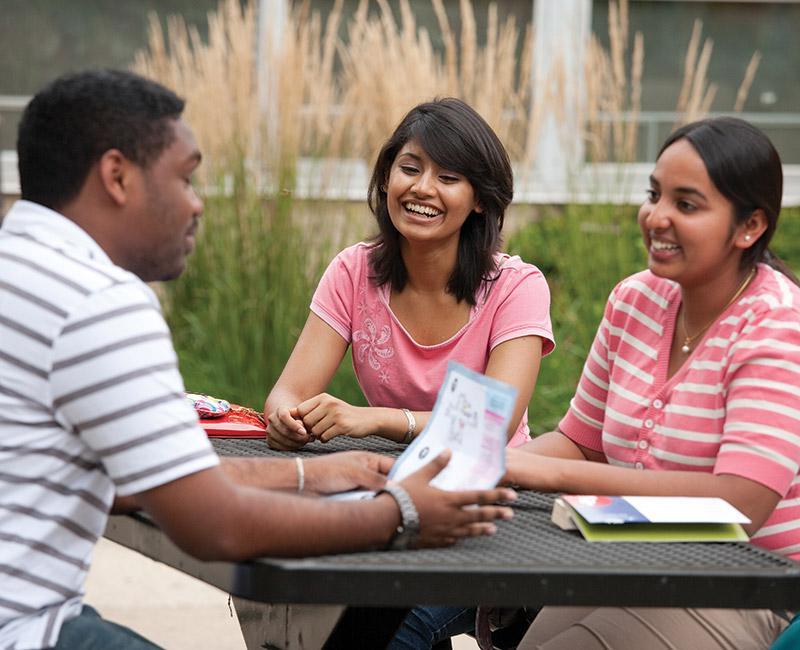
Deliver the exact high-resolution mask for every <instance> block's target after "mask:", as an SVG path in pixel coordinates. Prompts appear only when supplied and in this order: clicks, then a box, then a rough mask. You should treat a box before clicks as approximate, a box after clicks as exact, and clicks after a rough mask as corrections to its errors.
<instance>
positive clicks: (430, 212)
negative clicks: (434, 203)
mask: <svg viewBox="0 0 800 650" xmlns="http://www.w3.org/2000/svg"><path fill="white" fill-rule="evenodd" d="M403 207H404V208H405V209H406V210H408V211H409V212H416V213H417V214H421V215H423V216H425V217H428V218H429V219H432V218H433V217H438V216H439V215H440V214H441V212H440V211H439V210H437V209H436V208H430V207H428V206H427V205H419V204H418V203H405V204H403Z"/></svg>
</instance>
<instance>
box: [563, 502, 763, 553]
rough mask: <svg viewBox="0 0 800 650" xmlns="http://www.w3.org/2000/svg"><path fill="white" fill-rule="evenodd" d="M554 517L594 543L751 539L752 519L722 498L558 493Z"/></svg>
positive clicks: (566, 528)
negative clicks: (748, 533)
mask: <svg viewBox="0 0 800 650" xmlns="http://www.w3.org/2000/svg"><path fill="white" fill-rule="evenodd" d="M551 519H552V521H553V523H555V524H556V525H558V526H559V527H561V528H564V529H565V530H569V529H574V528H577V529H578V530H579V531H580V533H581V534H582V535H583V536H584V537H585V538H586V539H587V540H588V541H590V542H730V541H744V542H746V541H747V540H748V537H747V533H746V532H745V531H744V529H743V528H742V524H748V523H750V520H749V519H748V518H747V517H746V516H745V515H743V514H742V513H741V512H739V511H738V510H737V509H736V508H734V507H733V506H732V505H730V504H729V503H728V502H727V501H725V500H724V499H720V498H717V497H673V496H659V497H649V496H601V495H576V494H565V495H562V496H560V497H558V498H557V499H556V500H555V503H554V504H553V512H552V516H551Z"/></svg>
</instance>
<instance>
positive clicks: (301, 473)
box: [294, 456, 306, 492]
mask: <svg viewBox="0 0 800 650" xmlns="http://www.w3.org/2000/svg"><path fill="white" fill-rule="evenodd" d="M294 464H295V466H296V467H297V491H298V492H302V491H303V490H304V489H305V487H306V468H305V467H304V465H303V459H302V458H300V456H295V457H294Z"/></svg>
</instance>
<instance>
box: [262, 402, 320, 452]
mask: <svg viewBox="0 0 800 650" xmlns="http://www.w3.org/2000/svg"><path fill="white" fill-rule="evenodd" d="M267 422H268V424H269V428H268V429H267V444H268V445H269V446H270V447H271V448H272V449H279V450H281V451H294V450H295V449H300V447H302V446H304V445H306V444H307V443H309V442H311V441H312V440H313V439H314V437H313V436H312V435H310V434H309V433H308V432H307V431H306V428H305V427H304V426H303V420H302V418H301V417H300V414H299V413H298V411H297V407H292V408H288V407H285V406H282V407H280V408H277V409H275V410H274V411H272V412H271V413H269V414H268V415H267Z"/></svg>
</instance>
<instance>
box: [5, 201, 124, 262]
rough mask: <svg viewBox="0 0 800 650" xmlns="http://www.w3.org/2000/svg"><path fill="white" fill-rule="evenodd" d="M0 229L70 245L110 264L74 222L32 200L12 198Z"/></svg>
mask: <svg viewBox="0 0 800 650" xmlns="http://www.w3.org/2000/svg"><path fill="white" fill-rule="evenodd" d="M2 230H4V231H7V232H9V233H14V234H17V235H25V236H28V237H32V238H33V239H35V240H36V241H39V242H41V243H43V244H46V245H48V246H53V247H56V248H69V249H72V250H73V251H76V252H79V253H80V254H82V255H85V256H86V257H88V258H89V259H91V260H94V261H95V262H99V263H101V264H108V265H112V266H113V265H114V263H113V262H112V261H111V258H110V257H109V256H108V255H107V254H106V252H105V251H104V250H103V249H102V248H101V247H100V244H98V243H97V242H96V241H95V240H94V239H92V237H91V236H90V235H89V233H87V232H86V231H85V230H84V229H83V228H81V227H80V226H79V225H78V224H76V223H75V222H74V221H72V220H71V219H67V217H65V216H64V215H63V214H60V213H58V212H56V211H55V210H51V209H50V208H46V207H45V206H43V205H40V204H38V203H34V202H33V201H25V200H22V199H20V200H19V201H17V202H15V203H14V205H13V206H11V209H10V210H9V211H8V214H6V216H5V217H4V218H3V223H2Z"/></svg>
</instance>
